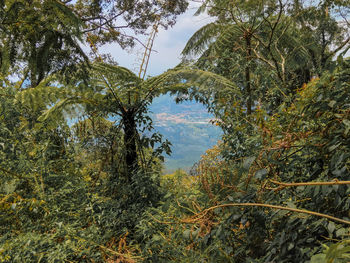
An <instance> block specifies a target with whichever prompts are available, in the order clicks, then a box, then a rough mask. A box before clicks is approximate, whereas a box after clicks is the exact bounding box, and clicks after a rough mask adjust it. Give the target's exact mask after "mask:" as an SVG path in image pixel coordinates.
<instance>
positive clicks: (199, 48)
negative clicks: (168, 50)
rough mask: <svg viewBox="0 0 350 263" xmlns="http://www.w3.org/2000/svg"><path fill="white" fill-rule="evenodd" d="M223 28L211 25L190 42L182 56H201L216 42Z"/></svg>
mask: <svg viewBox="0 0 350 263" xmlns="http://www.w3.org/2000/svg"><path fill="white" fill-rule="evenodd" d="M222 28H223V26H222V25H221V24H218V23H215V22H213V23H209V24H207V25H205V26H203V27H202V28H200V29H199V30H198V31H197V32H195V33H194V34H193V36H192V37H191V38H190V39H189V40H188V42H187V44H186V46H185V48H184V49H183V51H182V55H184V56H188V55H198V54H201V53H202V52H203V51H204V50H205V49H206V48H207V47H208V45H209V44H210V43H211V42H213V41H214V40H215V38H216V37H217V36H218V34H220V31H221V30H222Z"/></svg>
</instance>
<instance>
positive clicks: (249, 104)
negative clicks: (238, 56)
mask: <svg viewBox="0 0 350 263" xmlns="http://www.w3.org/2000/svg"><path fill="white" fill-rule="evenodd" d="M246 45H247V55H248V59H247V63H248V65H247V66H246V68H245V82H246V85H247V94H248V100H247V115H250V114H251V113H252V88H251V84H250V65H249V62H250V59H251V53H252V50H251V42H250V36H247V38H246Z"/></svg>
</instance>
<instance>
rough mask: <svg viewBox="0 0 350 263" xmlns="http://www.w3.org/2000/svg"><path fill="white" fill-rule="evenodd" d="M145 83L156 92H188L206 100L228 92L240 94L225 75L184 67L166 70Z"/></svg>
mask: <svg viewBox="0 0 350 263" xmlns="http://www.w3.org/2000/svg"><path fill="white" fill-rule="evenodd" d="M145 85H146V86H149V87H151V88H153V89H155V90H157V92H158V93H163V94H165V93H168V92H170V93H172V94H176V93H177V94H188V95H189V96H191V97H193V98H200V97H201V98H205V99H207V100H212V99H213V98H214V96H225V95H228V94H231V95H232V94H234V96H236V97H239V96H240V91H239V89H238V88H237V87H236V86H235V85H234V84H233V83H232V82H231V81H229V80H228V79H226V78H225V77H223V76H220V75H217V74H215V73H212V72H208V71H204V70H199V69H192V68H186V67H185V68H177V69H173V70H168V71H167V72H165V73H163V74H161V75H160V76H157V77H154V78H151V79H148V80H147V81H146V83H145Z"/></svg>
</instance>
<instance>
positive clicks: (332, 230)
mask: <svg viewBox="0 0 350 263" xmlns="http://www.w3.org/2000/svg"><path fill="white" fill-rule="evenodd" d="M327 228H328V231H329V233H333V232H334V230H335V224H334V223H333V222H329V223H328V226H327Z"/></svg>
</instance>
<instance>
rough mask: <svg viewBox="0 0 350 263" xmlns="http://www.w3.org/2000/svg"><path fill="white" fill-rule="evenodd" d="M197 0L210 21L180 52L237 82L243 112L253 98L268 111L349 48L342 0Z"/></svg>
mask: <svg viewBox="0 0 350 263" xmlns="http://www.w3.org/2000/svg"><path fill="white" fill-rule="evenodd" d="M202 2H203V5H202V6H201V7H200V9H199V10H198V12H197V13H198V14H199V13H201V12H204V11H207V12H208V14H209V15H210V16H213V17H215V19H216V20H215V21H214V22H212V23H211V24H208V25H206V26H204V27H203V28H201V29H200V30H199V31H197V32H196V33H195V34H194V35H193V37H192V38H191V39H190V40H189V41H188V43H187V45H186V47H185V49H184V51H183V54H184V56H185V58H186V59H188V58H191V55H195V56H197V57H198V56H199V59H197V62H196V63H197V65H199V66H200V67H201V68H205V69H208V70H211V71H214V72H216V73H219V74H223V75H224V76H226V77H228V78H230V79H231V80H233V81H234V82H235V83H237V85H238V86H240V87H241V88H242V89H243V92H244V93H243V94H245V99H244V100H245V108H246V112H247V114H250V113H251V111H252V107H254V104H256V102H257V101H259V100H260V101H261V102H265V106H267V108H268V109H269V110H270V111H273V109H275V108H276V106H277V105H279V104H280V103H281V102H282V101H284V100H285V99H286V98H288V96H289V95H291V94H294V93H295V89H296V88H297V87H298V86H299V87H300V86H301V85H302V84H303V83H306V82H308V81H309V80H310V79H311V77H312V76H315V75H319V74H320V72H322V70H324V69H325V67H327V65H328V67H329V65H330V64H331V63H332V59H333V57H334V56H335V55H336V54H337V52H338V53H339V52H340V51H343V52H346V50H347V49H348V47H349V43H348V42H349V38H348V36H347V35H348V34H349V33H348V32H349V30H348V29H349V24H348V23H347V17H346V16H347V15H348V13H347V12H346V10H347V8H348V7H347V6H346V5H345V3H341V2H332V1H331V2H329V3H328V2H324V3H323V2H322V3H319V4H314V3H312V2H310V3H308V2H306V3H304V4H302V3H301V2H300V1H282V0H281V1H274V0H271V1H260V0H250V1H245V2H237V1H215V0H212V1H211V0H210V1H202ZM331 6H332V7H331ZM331 9H332V11H331ZM315 10H318V11H317V12H316V11H315ZM327 10H328V11H327ZM314 11H315V12H314ZM316 13H317V14H318V15H317V16H316ZM311 14H312V15H311ZM322 14H323V17H322ZM340 20H343V21H342V22H341V21H340ZM314 27H317V28H319V29H317V30H314V29H315V28H314ZM311 31H314V32H311ZM321 31H322V32H324V33H322V32H321ZM305 32H308V33H305ZM316 34H317V35H318V36H319V38H317V37H316V36H315V35H316ZM322 35H323V36H324V38H325V39H324V40H322ZM322 43H323V44H322ZM322 53H323V55H322ZM322 61H323V62H322ZM326 61H327V62H326ZM266 102H269V104H270V106H268V105H267V104H266Z"/></svg>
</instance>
